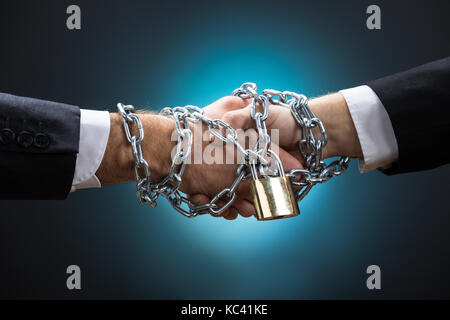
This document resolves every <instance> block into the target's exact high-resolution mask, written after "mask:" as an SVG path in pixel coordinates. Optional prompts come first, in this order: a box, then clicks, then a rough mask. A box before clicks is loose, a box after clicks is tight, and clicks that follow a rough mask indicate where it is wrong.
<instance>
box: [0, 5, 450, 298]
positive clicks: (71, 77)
mask: <svg viewBox="0 0 450 320" xmlns="http://www.w3.org/2000/svg"><path fill="white" fill-rule="evenodd" d="M70 4H78V5H79V6H80V7H81V10H82V30H81V31H69V30H67V29H66V27H65V20H66V17H67V15H66V13H65V10H66V8H67V6H68V5H70ZM370 4H378V5H379V6H380V7H381V10H382V30H381V31H369V30H367V28H366V25H365V21H366V17H367V15H366V14H365V9H366V8H367V6H368V5H370ZM449 9H450V5H449V2H448V1H318V0H317V1H265V2H262V1H242V2H232V1H226V2H221V1H186V2H184V3H181V2H175V1H170V0H168V1H164V2H161V3H157V2H150V1H81V0H77V1H65V0H64V1H56V0H55V1H16V0H15V1H11V0H10V1H6V0H5V1H2V2H1V4H0V35H1V42H0V43H1V45H0V57H1V59H0V92H8V93H13V94H17V95H23V96H31V97H38V98H43V99H48V100H55V101H61V102H66V103H71V104H75V105H79V106H81V107H84V108H95V109H108V110H111V111H113V110H115V107H114V106H115V104H116V103H117V102H118V101H122V102H126V103H132V104H135V105H138V106H151V107H152V108H153V109H155V110H157V109H160V108H161V107H163V106H166V105H169V106H175V105H185V104H194V105H200V106H203V105H206V104H208V103H210V102H212V101H214V100H215V99H217V98H219V97H220V96H223V95H227V94H229V93H230V92H231V91H232V90H233V89H234V88H235V87H237V86H239V85H240V84H241V83H242V82H244V81H255V82H257V83H258V84H259V86H260V87H261V88H266V87H270V88H274V89H285V90H295V91H300V92H303V93H305V94H307V95H309V96H314V95H320V94H324V93H327V92H331V91H335V90H339V89H342V88H346V87H352V86H356V85H359V84H361V83H364V82H365V81H369V80H372V79H375V78H377V77H381V76H384V75H388V74H390V73H394V72H397V71H401V70H404V69H406V68H409V67H413V66H416V65H418V64H422V63H425V62H428V61H431V60H434V59H438V58H442V57H445V56H447V55H449V53H450V42H449V27H450V19H449V18H448V15H449V12H450V10H449ZM432 115H433V110H430V113H429V114H428V115H426V116H432ZM417 125H418V126H420V123H418V124H417ZM149 138H151V137H148V139H149ZM436 139H440V137H436ZM447 146H448V142H447V141H443V147H447ZM417 156H418V157H425V156H432V155H424V154H421V152H420V146H417ZM449 170H450V168H449V167H448V166H446V167H442V168H439V169H436V170H432V171H428V172H420V173H414V174H405V175H399V176H393V177H387V176H384V175H383V174H381V173H380V172H371V173H369V174H365V175H361V174H359V172H358V170H357V163H356V162H354V163H353V164H352V166H351V168H350V169H349V172H347V173H346V174H345V175H344V176H342V177H339V178H336V179H335V180H333V181H331V182H329V183H327V184H326V185H321V186H318V187H316V188H315V190H313V191H312V193H311V194H310V196H308V197H307V198H306V199H305V200H304V201H303V202H302V203H301V205H300V207H301V211H302V215H301V216H300V217H297V218H295V219H287V220H281V221H274V222H268V223H266V222H256V221H255V220H254V219H247V220H245V219H242V218H240V219H238V220H236V221H233V222H227V221H224V220H222V219H214V218H211V217H201V218H198V219H194V220H188V219H185V218H183V217H182V216H180V215H179V214H177V213H175V212H174V211H173V210H171V209H170V208H169V207H168V205H167V204H166V203H165V202H161V203H160V205H159V206H158V208H157V209H150V208H147V207H144V206H141V205H139V204H138V203H137V201H136V199H135V195H134V191H133V190H134V186H133V184H125V185H118V186H112V187H105V188H103V189H100V190H81V191H77V192H75V193H74V194H71V195H70V196H69V197H68V199H67V200H66V201H1V202H0V221H1V223H0V228H1V229H0V230H1V231H0V236H1V241H0V246H1V247H0V259H1V260H0V297H2V298H153V299H154V298H168V299H172V298H181V299H228V298H229V299H232V298H235V299H241V298H246V299H263V298H268V299H301V298H337V299H341V298H449V297H450V274H449V272H448V270H449V269H450V258H449V257H450V236H449V235H448V230H449V228H450V216H449V209H448V201H449V200H448V194H449V193H448V178H449V173H450V171H449ZM0 178H1V173H0ZM23 188H27V186H26V185H24V186H23ZM70 264H77V265H79V266H80V267H81V269H82V290H81V291H69V290H67V289H66V287H65V281H66V274H65V269H66V267H67V266H68V265H70ZM371 264H377V265H379V266H380V267H381V270H382V290H381V291H377V292H375V291H369V290H367V289H366V286H365V280H366V277H367V275H366V274H365V269H366V267H367V266H368V265H371Z"/></svg>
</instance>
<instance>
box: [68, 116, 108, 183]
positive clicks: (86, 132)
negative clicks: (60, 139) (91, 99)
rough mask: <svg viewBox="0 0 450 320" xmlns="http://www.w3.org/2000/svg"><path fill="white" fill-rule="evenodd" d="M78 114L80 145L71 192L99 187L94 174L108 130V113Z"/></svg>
mask: <svg viewBox="0 0 450 320" xmlns="http://www.w3.org/2000/svg"><path fill="white" fill-rule="evenodd" d="M80 113H81V117H80V144H79V151H78V155H77V161H76V164H75V174H74V176H73V182H72V189H71V192H72V191H75V190H76V189H85V188H100V187H101V184H100V181H99V180H98V178H97V176H96V175H95V172H96V171H97V169H98V167H99V166H100V163H101V162H102V159H103V155H104V153H105V149H106V144H107V143H108V137H109V129H110V119H109V112H108V111H96V110H86V109H81V110H80Z"/></svg>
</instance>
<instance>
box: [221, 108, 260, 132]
mask: <svg viewBox="0 0 450 320" xmlns="http://www.w3.org/2000/svg"><path fill="white" fill-rule="evenodd" d="M222 120H223V121H224V122H226V123H228V124H229V125H230V126H232V127H233V128H234V129H249V128H254V127H255V121H254V120H253V119H252V116H251V106H250V105H248V106H246V107H245V108H240V109H237V110H233V111H228V112H226V113H225V114H224V115H223V117H222Z"/></svg>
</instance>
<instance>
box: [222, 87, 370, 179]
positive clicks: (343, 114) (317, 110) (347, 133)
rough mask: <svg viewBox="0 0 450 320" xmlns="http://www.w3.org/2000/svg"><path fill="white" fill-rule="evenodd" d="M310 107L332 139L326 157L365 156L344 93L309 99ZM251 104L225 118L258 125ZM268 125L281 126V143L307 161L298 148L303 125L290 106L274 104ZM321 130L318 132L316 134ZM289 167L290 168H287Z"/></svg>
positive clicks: (239, 125) (243, 125)
mask: <svg viewBox="0 0 450 320" xmlns="http://www.w3.org/2000/svg"><path fill="white" fill-rule="evenodd" d="M309 107H310V108H311V110H312V111H313V112H314V114H315V115H316V117H318V118H319V119H320V120H321V121H322V123H323V125H324V127H325V130H326V133H327V137H328V143H327V146H326V147H325V148H324V150H323V153H322V158H323V159H326V158H331V157H336V156H350V157H355V158H361V157H362V150H361V146H360V143H359V139H358V135H357V132H356V129H355V126H354V123H353V120H352V117H351V115H350V112H349V110H348V107H347V103H346V101H345V99H344V97H343V96H342V95H341V94H340V93H334V94H330V95H326V96H322V97H319V98H315V99H312V100H310V101H309ZM250 111H251V106H250V105H248V106H246V107H245V108H242V109H236V110H231V111H229V112H227V113H225V114H224V115H223V120H224V121H225V122H227V123H229V124H230V125H231V126H232V127H233V128H242V129H248V128H254V126H255V121H254V120H253V119H252V117H251V114H250ZM266 126H267V129H268V131H269V134H270V131H272V130H279V145H280V147H281V148H283V149H285V150H286V151H288V152H289V153H290V154H291V155H293V156H294V157H296V159H298V160H299V161H303V159H302V157H301V154H300V152H299V150H298V142H299V141H300V139H301V136H302V132H301V128H300V126H299V125H298V124H297V122H296V120H295V119H294V117H293V116H292V114H291V111H290V109H289V108H286V107H282V106H279V105H270V111H269V115H268V118H267V119H266ZM316 133H318V132H315V134H316ZM285 170H289V169H287V168H285Z"/></svg>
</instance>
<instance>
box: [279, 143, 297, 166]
mask: <svg viewBox="0 0 450 320" xmlns="http://www.w3.org/2000/svg"><path fill="white" fill-rule="evenodd" d="M278 155H279V156H280V160H281V162H282V163H283V168H284V171H290V170H292V169H301V168H303V165H302V163H301V162H300V160H299V159H297V158H296V157H294V156H293V155H292V154H290V153H289V152H287V151H286V150H284V149H282V148H279V147H278Z"/></svg>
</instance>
